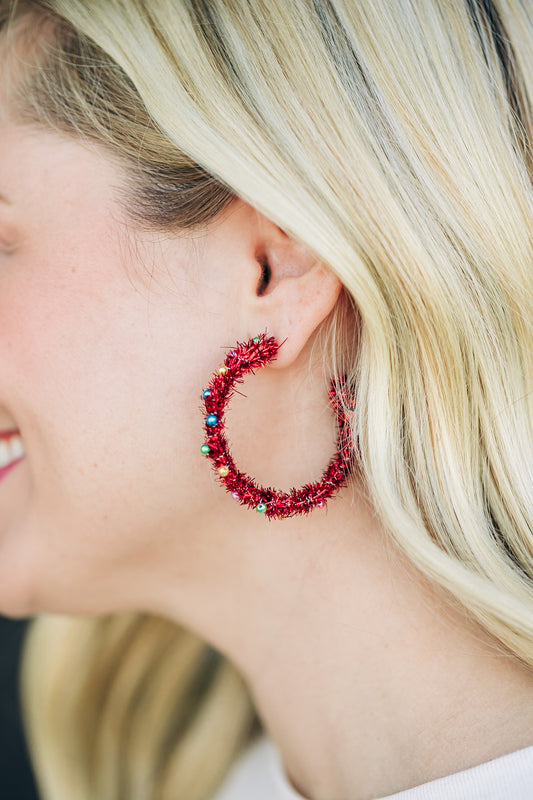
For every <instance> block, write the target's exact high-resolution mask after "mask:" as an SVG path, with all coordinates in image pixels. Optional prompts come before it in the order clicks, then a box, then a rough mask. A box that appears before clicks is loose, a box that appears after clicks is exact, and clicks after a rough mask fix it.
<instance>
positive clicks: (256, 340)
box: [252, 336, 261, 344]
mask: <svg viewBox="0 0 533 800" xmlns="http://www.w3.org/2000/svg"><path fill="white" fill-rule="evenodd" d="M260 341H261V337H260V336H254V338H253V339H252V342H255V343H256V344H259V342H260Z"/></svg>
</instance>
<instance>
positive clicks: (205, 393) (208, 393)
mask: <svg viewBox="0 0 533 800" xmlns="http://www.w3.org/2000/svg"><path fill="white" fill-rule="evenodd" d="M202 397H203V398H204V400H207V398H208V397H211V389H204V391H203V392H202Z"/></svg>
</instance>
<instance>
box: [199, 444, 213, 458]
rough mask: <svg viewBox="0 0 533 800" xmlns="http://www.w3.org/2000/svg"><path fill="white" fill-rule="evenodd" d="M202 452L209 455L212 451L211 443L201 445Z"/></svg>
mask: <svg viewBox="0 0 533 800" xmlns="http://www.w3.org/2000/svg"><path fill="white" fill-rule="evenodd" d="M200 452H201V453H202V455H204V456H208V455H209V453H210V452H211V448H210V447H209V445H208V444H203V445H202V446H201V447H200Z"/></svg>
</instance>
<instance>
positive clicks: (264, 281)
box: [256, 258, 272, 297]
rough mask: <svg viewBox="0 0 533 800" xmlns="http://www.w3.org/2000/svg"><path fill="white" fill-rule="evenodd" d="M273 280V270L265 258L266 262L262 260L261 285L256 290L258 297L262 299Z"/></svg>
mask: <svg viewBox="0 0 533 800" xmlns="http://www.w3.org/2000/svg"><path fill="white" fill-rule="evenodd" d="M271 278H272V270H271V268H270V264H269V263H268V261H267V259H266V258H265V259H264V260H261V277H260V279H259V283H258V284H257V289H256V293H257V296H258V297H261V295H263V294H264V293H265V292H266V290H267V289H268V285H269V283H270V279H271Z"/></svg>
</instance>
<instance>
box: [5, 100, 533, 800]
mask: <svg viewBox="0 0 533 800" xmlns="http://www.w3.org/2000/svg"><path fill="white" fill-rule="evenodd" d="M6 112H7V109H6V108H5V107H4V114H3V120H2V121H1V123H0V153H2V159H0V193H1V194H3V195H6V196H7V197H8V198H9V199H10V201H11V202H10V204H9V205H8V204H6V203H0V363H2V381H1V382H0V430H8V429H11V428H17V429H19V430H20V432H21V435H22V438H23V440H24V443H25V446H26V450H27V455H26V457H25V459H24V460H23V461H22V462H21V463H20V464H19V465H18V467H17V468H16V469H14V470H12V471H11V473H10V474H9V475H8V476H7V477H6V478H5V479H4V480H3V481H2V482H0V610H1V611H2V612H3V613H5V614H8V615H11V616H25V615H28V614H34V613H37V612H50V611H51V612H58V613H66V614H89V615H92V614H102V613H110V612H115V611H122V610H131V609H138V610H146V611H151V612H154V613H157V614H162V615H164V616H167V617H169V618H171V619H174V620H176V622H178V623H179V624H182V625H185V626H187V627H190V628H191V629H193V630H195V631H197V632H198V633H199V634H200V635H202V636H203V637H204V638H205V639H206V641H208V642H210V643H211V644H213V645H214V646H216V647H218V648H219V649H220V650H221V651H222V652H223V653H225V654H226V655H227V656H228V657H229V658H231V659H232V660H233V661H234V663H235V664H236V665H237V666H238V667H239V668H240V669H241V670H242V672H243V674H244V676H245V677H246V679H247V680H248V682H249V685H250V688H251V690H252V693H253V695H254V698H255V700H256V702H257V706H258V709H259V711H260V713H261V715H262V717H263V720H264V723H265V726H266V728H267V730H268V731H269V733H270V734H271V736H272V737H273V738H274V739H275V741H276V743H277V744H278V746H279V747H280V750H281V753H282V756H283V762H284V766H285V769H286V772H287V774H288V776H289V779H290V780H291V781H292V782H293V784H294V786H295V787H296V788H297V789H298V790H299V791H300V792H301V793H302V794H303V795H304V796H306V797H309V798H312V800H326V798H330V799H331V798H334V797H350V798H352V800H367V798H370V797H374V796H383V795H387V794H390V793H392V792H396V791H400V790H402V789H406V788H409V787H411V786H415V785H418V784H420V783H423V782H425V781H428V780H431V779H434V778H437V777H440V776H442V775H446V774H449V773H452V772H455V771H458V770H460V769H464V768H467V767H470V766H474V765H475V764H478V763H482V762H483V761H486V760H488V759H490V758H494V757H497V756H500V755H503V754H505V753H508V752H511V751H512V750H515V749H518V748H520V747H526V746H528V745H531V744H533V734H532V733H531V731H532V730H533V676H532V674H531V671H530V670H528V669H526V668H525V667H524V666H521V665H520V664H519V663H518V662H517V661H515V660H514V659H512V658H511V657H510V656H508V655H505V654H502V653H501V652H500V651H498V650H497V649H496V648H495V645H494V642H493V641H492V640H491V639H490V637H489V636H488V635H486V634H485V633H483V631H482V630H481V629H480V628H478V627H477V626H475V625H474V624H473V623H472V622H471V621H469V620H468V619H467V618H466V616H465V615H464V614H462V613H461V612H460V611H459V609H457V608H455V607H454V606H453V603H452V602H451V601H450V600H449V598H445V597H444V596H443V595H442V594H439V593H438V592H437V591H436V590H434V589H432V588H431V587H429V586H428V585H427V584H426V583H425V582H424V581H423V580H422V579H421V578H420V577H419V576H418V575H417V574H416V573H415V572H414V571H413V569H412V568H411V567H410V566H409V564H408V563H407V562H406V561H405V560H404V559H403V558H402V557H401V556H400V554H399V553H397V552H396V551H395V550H394V548H393V547H392V545H391V543H390V542H389V541H388V539H387V537H386V535H385V533H384V531H383V529H382V527H381V526H380V524H379V521H378V520H377V519H376V517H375V516H374V514H373V512H372V509H371V508H370V506H369V504H368V503H367V501H366V500H365V498H364V495H363V493H362V491H361V487H360V486H359V485H358V484H357V482H354V485H353V486H351V487H350V488H348V489H345V490H343V491H342V492H340V493H339V495H337V496H336V497H335V499H334V500H332V501H331V502H330V504H329V506H328V508H327V509H324V510H321V511H316V512H314V513H313V514H312V515H310V516H309V517H307V518H303V519H291V520H285V521H282V522H272V523H270V524H268V523H266V521H265V520H264V518H262V517H260V515H258V514H254V513H253V512H251V511H248V510H246V509H242V508H240V507H239V506H237V505H236V504H235V503H234V501H233V500H232V499H231V498H230V497H229V496H228V495H227V494H226V493H225V492H224V491H223V490H222V489H221V488H220V487H219V486H218V485H217V482H216V480H215V479H214V478H213V475H212V473H211V471H210V469H209V466H208V464H207V462H206V461H205V460H203V459H202V457H201V456H200V454H199V446H200V444H201V442H202V440H203V433H202V431H203V424H202V423H203V420H202V415H201V411H200V392H201V389H202V388H203V387H204V385H205V384H206V382H207V380H208V379H209V377H210V375H211V373H212V372H213V371H214V370H215V369H216V367H217V366H218V365H219V363H220V361H221V357H222V354H223V353H224V352H225V351H224V350H223V346H226V345H227V346H231V345H232V344H233V343H234V342H235V341H237V340H240V341H242V340H244V339H246V338H248V337H249V336H251V335H254V334H255V333H257V332H258V331H262V330H265V329H267V330H268V331H269V332H271V333H273V334H274V335H276V336H277V338H278V339H279V340H283V339H285V338H287V343H286V345H284V346H283V348H282V351H281V352H280V358H279V360H278V361H277V362H276V364H274V365H272V366H271V367H267V368H265V369H264V370H261V372H260V373H258V374H257V375H256V376H255V377H254V378H253V379H251V380H250V381H248V382H247V383H246V386H245V389H244V391H245V392H246V395H247V398H246V399H243V398H236V400H235V402H234V404H233V406H232V409H233V411H232V414H231V415H230V417H229V425H228V427H229V431H230V436H231V441H232V443H233V444H234V453H235V455H236V458H237V460H238V461H239V463H240V464H241V465H242V468H243V469H245V470H248V471H250V472H251V473H252V474H254V475H255V476H256V477H257V478H258V479H259V480H260V481H261V482H264V483H267V482H271V483H273V484H274V485H276V486H281V487H282V488H288V487H289V486H290V485H294V484H301V483H303V482H305V481H307V480H309V479H310V478H311V477H315V476H318V475H319V474H320V472H321V470H322V468H323V466H324V465H325V463H326V462H327V460H328V459H329V457H330V455H331V452H332V448H333V438H334V421H333V419H332V417H331V414H330V413H329V411H328V405H327V398H326V393H325V385H326V384H325V380H324V377H323V376H322V374H321V370H320V368H319V367H318V364H319V363H320V361H321V354H320V352H317V354H316V359H317V360H316V365H315V366H316V368H315V369H311V370H309V369H308V364H309V358H310V352H311V345H312V342H313V335H314V332H315V331H316V329H317V327H318V326H319V325H320V323H321V322H322V321H323V320H324V319H325V318H326V316H327V315H328V313H329V312H330V311H331V309H332V308H333V307H334V305H335V303H336V302H337V300H338V296H339V292H340V286H339V283H338V281H337V279H336V278H335V277H334V276H333V275H332V274H331V273H330V272H329V271H328V270H327V269H326V268H325V267H324V266H323V265H321V264H319V263H316V262H315V261H314V260H313V259H312V258H311V257H310V255H309V254H308V253H306V252H305V250H304V249H303V248H302V247H301V246H299V245H298V244H296V243H295V242H292V241H291V240H290V239H289V238H288V237H287V236H286V235H285V234H284V233H282V232H281V231H280V230H279V229H278V228H277V227H276V226H274V225H273V224H272V223H270V222H269V221H268V220H266V219H265V218H263V217H262V216H261V215H259V214H258V213H256V212H255V211H254V210H253V209H252V208H250V207H249V206H247V205H246V204H245V203H242V202H236V203H235V204H234V205H233V206H232V207H230V208H229V209H228V210H227V211H226V212H225V213H224V214H223V215H222V216H221V217H220V218H219V219H218V220H217V221H216V222H215V223H213V224H212V225H210V226H209V227H208V228H207V229H206V230H205V231H203V232H201V233H195V234H181V235H179V236H178V235H174V236H170V235H163V234H161V235H155V234H146V233H142V232H140V231H138V230H134V229H132V228H131V226H129V225H128V224H127V223H126V221H125V218H124V215H123V213H122V209H121V208H120V206H119V204H118V202H117V200H116V196H115V187H116V186H117V183H119V182H120V180H121V178H122V173H121V171H120V168H119V167H118V166H117V165H116V164H115V163H112V162H111V161H110V160H109V158H108V157H107V156H106V155H105V154H104V152H103V151H100V150H99V149H98V148H97V147H95V146H88V145H85V144H82V143H81V142H80V141H75V140H71V139H68V138H66V137H62V136H59V135H58V134H56V133H52V132H49V131H44V130H43V131H29V130H27V129H22V128H19V127H17V125H16V124H15V123H13V122H11V121H9V116H8V114H7V113H6ZM259 254H261V255H264V254H266V255H267V257H268V259H269V261H270V264H271V266H272V280H271V282H270V284H269V287H268V289H267V291H266V292H265V293H264V294H260V295H258V294H257V291H256V288H257V285H258V282H259V278H260V274H261V266H260V263H259V260H258V255H259Z"/></svg>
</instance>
